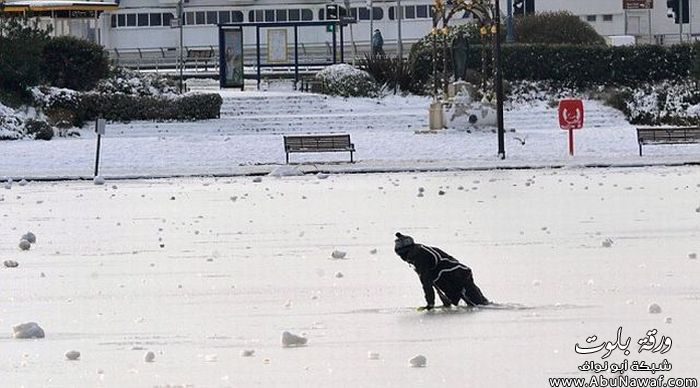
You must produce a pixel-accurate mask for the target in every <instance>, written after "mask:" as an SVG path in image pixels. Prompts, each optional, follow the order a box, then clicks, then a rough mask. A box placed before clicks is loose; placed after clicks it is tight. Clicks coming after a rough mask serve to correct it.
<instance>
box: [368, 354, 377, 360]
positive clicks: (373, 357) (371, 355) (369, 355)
mask: <svg viewBox="0 0 700 388" xmlns="http://www.w3.org/2000/svg"><path fill="white" fill-rule="evenodd" d="M367 358H368V359H370V360H379V353H377V352H367Z"/></svg>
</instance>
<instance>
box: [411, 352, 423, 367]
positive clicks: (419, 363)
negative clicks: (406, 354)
mask: <svg viewBox="0 0 700 388" xmlns="http://www.w3.org/2000/svg"><path fill="white" fill-rule="evenodd" d="M408 365H409V366H410V367H411V368H425V366H426V365H428V359H427V358H425V356H424V355H422V354H418V355H416V356H413V357H412V358H411V359H410V360H408Z"/></svg>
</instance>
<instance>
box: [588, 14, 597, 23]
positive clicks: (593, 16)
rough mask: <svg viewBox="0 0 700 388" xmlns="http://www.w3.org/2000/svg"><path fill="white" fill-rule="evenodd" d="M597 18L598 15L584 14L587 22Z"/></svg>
mask: <svg viewBox="0 0 700 388" xmlns="http://www.w3.org/2000/svg"><path fill="white" fill-rule="evenodd" d="M597 19H598V15H587V16H586V21H587V22H591V23H593V22H595V21H596V20H597Z"/></svg>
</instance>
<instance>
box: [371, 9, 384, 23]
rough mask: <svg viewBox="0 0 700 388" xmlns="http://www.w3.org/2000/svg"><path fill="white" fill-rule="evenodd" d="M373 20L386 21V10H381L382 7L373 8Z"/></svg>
mask: <svg viewBox="0 0 700 388" xmlns="http://www.w3.org/2000/svg"><path fill="white" fill-rule="evenodd" d="M372 18H373V19H374V20H382V19H384V10H383V9H381V8H380V7H373V8H372Z"/></svg>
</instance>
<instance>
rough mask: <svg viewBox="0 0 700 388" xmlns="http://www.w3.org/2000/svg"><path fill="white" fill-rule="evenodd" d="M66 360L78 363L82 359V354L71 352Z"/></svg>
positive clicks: (75, 351)
mask: <svg viewBox="0 0 700 388" xmlns="http://www.w3.org/2000/svg"><path fill="white" fill-rule="evenodd" d="M65 356H66V360H69V361H76V360H78V359H79V358H80V352H79V351H77V350H69V351H67V352H66V354H65Z"/></svg>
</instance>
